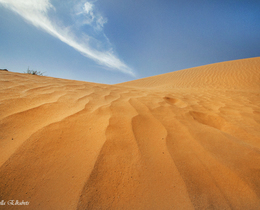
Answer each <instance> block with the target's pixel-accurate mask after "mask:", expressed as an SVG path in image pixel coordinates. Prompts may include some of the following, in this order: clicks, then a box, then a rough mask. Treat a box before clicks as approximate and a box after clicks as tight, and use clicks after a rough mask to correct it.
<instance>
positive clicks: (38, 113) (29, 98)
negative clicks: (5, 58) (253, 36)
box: [0, 58, 260, 210]
mask: <svg viewBox="0 0 260 210" xmlns="http://www.w3.org/2000/svg"><path fill="white" fill-rule="evenodd" d="M1 200H4V201H8V200H19V201H22V200H24V201H28V202H30V203H29V205H28V206H23V208H24V209H55V210H56V209H80V210H81V209H259V208H260V58H251V59H244V60H237V61H230V62H223V63H218V64H212V65H207V66H202V67H196V68H192V69H187V70H182V71H178V72H173V73H168V74H164V75H159V76H155V77H150V78H145V79H141V80H136V81H131V82H126V83H122V84H118V85H104V84H95V83H87V82H79V81H70V80H63V79H55V78H49V77H40V76H35V75H27V74H18V73H12V72H2V71H0V201H1ZM1 208H3V209H16V208H17V206H8V205H7V204H6V206H0V209H1Z"/></svg>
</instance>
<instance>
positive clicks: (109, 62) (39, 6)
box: [0, 0, 135, 76]
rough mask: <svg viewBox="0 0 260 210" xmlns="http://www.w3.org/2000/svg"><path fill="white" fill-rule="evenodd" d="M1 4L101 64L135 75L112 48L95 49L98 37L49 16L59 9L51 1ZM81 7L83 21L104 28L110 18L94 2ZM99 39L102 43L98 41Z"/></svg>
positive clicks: (19, 0) (16, 0)
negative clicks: (81, 33)
mask: <svg viewBox="0 0 260 210" xmlns="http://www.w3.org/2000/svg"><path fill="white" fill-rule="evenodd" d="M0 4H2V5H3V6H4V7H6V8H8V9H10V10H12V11H14V12H16V13H17V14H19V15H20V16H21V17H23V18H24V19H25V20H26V21H27V22H29V23H30V24H32V25H34V26H35V27H37V28H40V29H42V30H44V31H45V32H47V33H49V34H51V35H52V36H54V37H56V38H58V39H59V40H61V41H62V42H64V43H66V44H68V45H69V46H71V47H73V48H74V49H75V50H77V51H79V52H80V53H82V54H83V55H84V56H85V57H88V58H90V59H92V60H94V61H96V62H97V63H98V64H100V65H103V66H105V67H109V68H110V69H113V70H117V71H120V72H123V73H126V74H129V75H132V76H135V74H134V72H133V70H132V69H131V68H129V67H128V66H127V65H126V64H125V63H124V62H123V61H121V60H120V59H119V58H118V57H117V56H116V55H115V54H114V53H113V50H112V49H109V50H101V49H100V48H94V47H93V46H90V45H91V43H90V40H95V38H93V37H91V36H90V35H88V34H85V36H84V37H88V38H85V39H82V38H78V37H77V36H76V35H75V34H74V33H73V31H71V30H70V28H69V27H62V26H61V25H57V24H56V23H55V21H53V20H52V19H51V18H50V17H49V15H48V13H49V12H50V11H52V12H55V7H54V6H53V5H52V4H51V3H50V2H49V0H0ZM81 4H82V1H81ZM79 8H80V11H78V13H77V15H83V16H84V19H83V22H82V24H88V25H90V26H91V27H94V29H95V30H97V31H100V30H102V28H103V26H104V24H105V23H106V22H107V19H106V18H103V17H102V16H101V15H100V14H99V13H95V12H94V4H93V3H91V2H89V1H85V2H84V3H83V6H80V7H79ZM104 36H105V35H104ZM106 38H107V37H106ZM96 41H97V42H98V40H96Z"/></svg>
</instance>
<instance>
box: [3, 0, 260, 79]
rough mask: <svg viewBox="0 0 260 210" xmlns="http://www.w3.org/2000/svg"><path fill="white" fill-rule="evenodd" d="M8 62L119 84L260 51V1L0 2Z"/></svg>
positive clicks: (23, 67) (53, 73) (10, 66)
mask: <svg viewBox="0 0 260 210" xmlns="http://www.w3.org/2000/svg"><path fill="white" fill-rule="evenodd" d="M0 46H1V50H0V68H6V69H8V70H9V71H14V72H24V71H26V70H27V68H28V66H29V67H30V69H33V70H38V71H41V72H45V75H47V76H52V77H59V78H65V79H74V80H81V81H89V82H97V83H106V84H115V83H121V82H124V81H129V80H134V79H139V78H143V77H149V76H153V75H158V74H163V73H167V72H172V71H176V70H181V69H185V68H191V67H195V66H200V65H205V64H211V63H216V62H222V61H228V60H235V59H242V58H250V57H257V56H260V1H259V0H149V1H148V0H92V1H91V0H63V1H61V0H26V1H25V0H0Z"/></svg>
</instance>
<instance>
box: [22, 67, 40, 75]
mask: <svg viewBox="0 0 260 210" xmlns="http://www.w3.org/2000/svg"><path fill="white" fill-rule="evenodd" d="M24 73H26V74H32V75H38V76H44V75H43V73H42V72H41V71H36V70H30V69H29V67H28V69H27V71H26V72H24Z"/></svg>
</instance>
